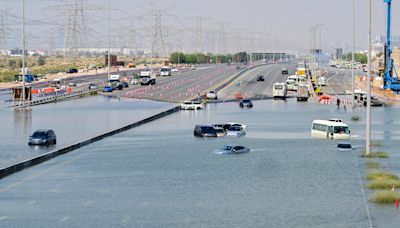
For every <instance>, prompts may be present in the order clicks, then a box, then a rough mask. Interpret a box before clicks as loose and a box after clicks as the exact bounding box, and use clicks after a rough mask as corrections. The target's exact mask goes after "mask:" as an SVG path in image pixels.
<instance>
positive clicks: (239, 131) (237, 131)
mask: <svg viewBox="0 0 400 228" xmlns="http://www.w3.org/2000/svg"><path fill="white" fill-rule="evenodd" d="M245 134H246V131H245V130H244V129H243V127H239V126H231V127H230V128H228V130H227V131H226V135H228V136H236V137H239V136H243V135H245Z"/></svg>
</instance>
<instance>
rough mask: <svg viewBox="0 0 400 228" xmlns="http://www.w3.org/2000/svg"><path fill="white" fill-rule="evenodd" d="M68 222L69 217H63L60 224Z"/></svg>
mask: <svg viewBox="0 0 400 228" xmlns="http://www.w3.org/2000/svg"><path fill="white" fill-rule="evenodd" d="M67 220H69V216H65V217H63V218H62V219H60V222H65V221H67Z"/></svg>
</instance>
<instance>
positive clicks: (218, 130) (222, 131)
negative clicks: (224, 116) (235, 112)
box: [215, 128, 225, 133]
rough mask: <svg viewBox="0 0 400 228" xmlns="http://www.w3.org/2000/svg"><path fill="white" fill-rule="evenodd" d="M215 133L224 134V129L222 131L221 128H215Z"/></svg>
mask: <svg viewBox="0 0 400 228" xmlns="http://www.w3.org/2000/svg"><path fill="white" fill-rule="evenodd" d="M215 131H216V132H217V133H224V132H225V131H224V129H222V128H216V129H215Z"/></svg>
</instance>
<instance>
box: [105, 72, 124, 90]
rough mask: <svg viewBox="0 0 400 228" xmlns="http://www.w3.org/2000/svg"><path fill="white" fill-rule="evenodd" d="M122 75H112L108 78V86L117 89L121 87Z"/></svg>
mask: <svg viewBox="0 0 400 228" xmlns="http://www.w3.org/2000/svg"><path fill="white" fill-rule="evenodd" d="M120 78H121V75H119V74H111V75H110V77H109V78H108V84H109V85H110V86H111V87H112V88H113V89H116V88H117V87H118V85H119V83H120V82H121V81H120Z"/></svg>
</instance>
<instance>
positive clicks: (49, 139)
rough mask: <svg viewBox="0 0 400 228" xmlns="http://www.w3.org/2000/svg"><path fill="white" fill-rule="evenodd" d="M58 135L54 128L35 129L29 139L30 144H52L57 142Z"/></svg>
mask: <svg viewBox="0 0 400 228" xmlns="http://www.w3.org/2000/svg"><path fill="white" fill-rule="evenodd" d="M56 143H57V137H56V134H55V133H54V131H53V130H51V129H44V130H37V131H35V132H34V133H33V134H32V135H31V136H30V137H29V141H28V145H30V146H31V145H46V146H48V145H50V144H56Z"/></svg>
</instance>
